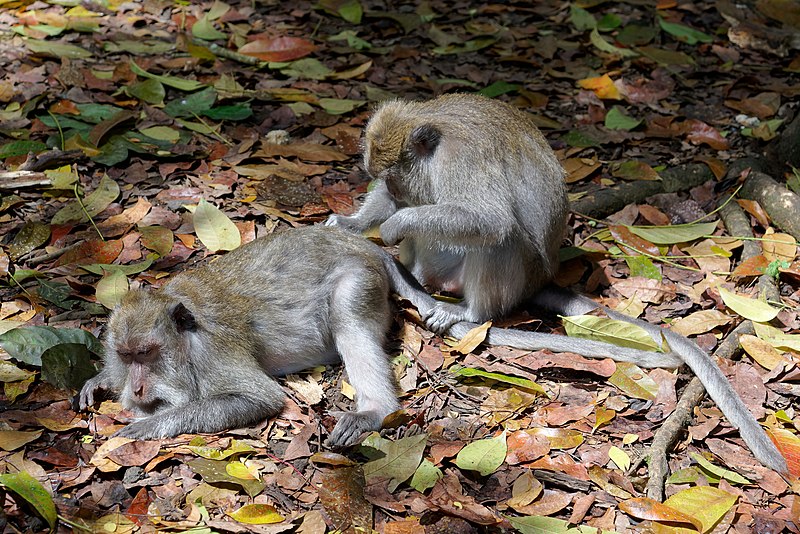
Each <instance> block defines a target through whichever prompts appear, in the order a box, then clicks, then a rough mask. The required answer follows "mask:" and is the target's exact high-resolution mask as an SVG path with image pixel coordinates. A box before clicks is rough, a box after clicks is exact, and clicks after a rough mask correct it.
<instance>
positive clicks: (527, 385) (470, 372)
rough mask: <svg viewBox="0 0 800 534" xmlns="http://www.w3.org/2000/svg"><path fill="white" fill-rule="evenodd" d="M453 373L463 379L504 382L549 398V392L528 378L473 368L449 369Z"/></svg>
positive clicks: (455, 367) (454, 367)
mask: <svg viewBox="0 0 800 534" xmlns="http://www.w3.org/2000/svg"><path fill="white" fill-rule="evenodd" d="M449 371H450V372H451V373H453V374H454V375H456V376H463V377H468V378H471V377H476V376H479V377H481V378H488V379H490V380H496V381H498V382H503V383H505V384H511V385H513V386H516V387H520V388H522V389H527V390H530V391H533V392H535V393H539V394H540V395H544V396H547V392H546V391H545V390H544V388H542V386H540V385H539V384H537V383H536V382H534V381H532V380H528V379H527V378H520V377H518V376H509V375H504V374H501V373H490V372H489V371H484V370H482V369H474V368H471V367H459V366H453V367H451V368H450V369H449Z"/></svg>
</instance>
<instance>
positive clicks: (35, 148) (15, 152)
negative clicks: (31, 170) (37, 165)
mask: <svg viewBox="0 0 800 534" xmlns="http://www.w3.org/2000/svg"><path fill="white" fill-rule="evenodd" d="M43 150H47V145H45V144H44V143H42V142H41V141H11V142H10V143H6V144H5V145H3V146H2V147H0V159H5V158H11V157H14V156H24V155H26V154H28V152H33V153H34V154H38V153H39V152H42V151H43Z"/></svg>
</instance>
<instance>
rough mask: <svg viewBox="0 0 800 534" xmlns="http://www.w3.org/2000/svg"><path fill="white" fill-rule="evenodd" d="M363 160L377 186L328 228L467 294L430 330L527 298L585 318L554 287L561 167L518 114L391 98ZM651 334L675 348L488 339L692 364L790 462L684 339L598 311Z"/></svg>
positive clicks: (743, 428) (644, 362)
mask: <svg viewBox="0 0 800 534" xmlns="http://www.w3.org/2000/svg"><path fill="white" fill-rule="evenodd" d="M364 165H365V167H366V170H367V172H368V173H369V174H370V175H371V176H372V177H373V178H374V179H375V180H376V184H375V187H374V188H373V189H372V191H370V192H369V194H368V195H367V197H366V200H365V201H364V204H363V205H362V206H361V208H360V209H359V210H358V212H357V213H356V214H355V215H353V216H350V217H345V216H340V215H333V216H331V217H330V218H329V220H328V222H327V224H329V225H332V226H340V227H343V228H346V229H348V230H351V231H354V232H363V231H365V230H367V229H368V228H370V227H372V226H375V225H378V224H379V225H380V233H381V238H382V239H383V241H384V242H385V243H386V244H388V245H393V244H395V243H398V242H399V243H400V261H401V262H402V263H403V264H404V265H405V266H406V267H408V269H409V270H410V271H411V273H412V274H413V275H414V276H415V277H416V278H417V280H419V281H420V282H421V283H422V284H423V285H426V286H428V287H431V288H435V289H438V290H446V291H450V292H457V293H461V294H462V295H463V301H462V302H461V303H459V304H452V303H445V302H437V303H435V304H434V305H433V306H432V309H429V310H420V312H421V313H422V314H423V317H424V318H425V319H426V324H427V325H428V326H429V327H430V328H431V329H432V330H435V331H438V332H443V331H447V330H448V329H449V333H450V334H452V335H456V336H460V335H463V334H464V333H465V332H467V331H468V330H469V328H470V327H471V326H472V325H471V324H469V323H473V322H482V321H485V320H488V319H491V318H497V317H501V316H503V315H504V314H505V313H507V312H508V311H509V310H511V309H513V308H514V307H516V306H518V305H519V304H521V303H522V302H524V301H531V302H533V304H534V305H536V306H540V307H543V308H546V309H549V310H552V311H555V312H557V313H559V314H561V315H574V314H582V313H587V312H589V311H591V310H594V309H596V308H598V307H599V306H598V305H597V304H596V303H595V302H593V301H592V300H591V299H588V298H586V297H582V296H579V295H577V294H575V293H572V292H570V291H565V290H560V289H557V288H554V287H552V286H548V285H547V284H548V283H549V282H550V281H551V280H552V278H553V275H554V274H555V272H556V270H557V266H558V264H557V252H558V248H559V245H560V243H561V240H562V236H563V232H564V229H565V226H566V225H565V222H566V218H567V213H568V202H567V197H566V187H565V184H564V179H563V178H564V171H563V169H562V167H561V165H560V164H559V162H558V160H557V158H556V156H555V154H554V153H553V151H552V150H551V149H550V147H549V145H548V144H547V142H546V140H545V139H544V137H543V136H542V134H541V132H540V131H539V130H538V128H536V126H535V125H534V124H533V122H532V121H531V120H530V118H529V117H528V116H527V115H526V114H525V113H524V112H522V111H520V110H518V109H515V108H513V107H511V106H509V105H507V104H504V103H502V102H499V101H495V100H490V99H488V98H484V97H480V96H474V95H444V96H440V97H439V98H436V99H434V100H430V101H426V102H404V101H390V102H386V103H384V104H382V105H381V106H380V107H379V108H378V109H377V111H376V112H375V114H374V115H373V117H372V119H371V120H370V121H369V123H368V125H367V128H366V132H365V139H364ZM603 311H604V312H605V313H606V314H607V315H609V316H610V317H612V318H614V319H618V320H623V321H627V322H629V323H633V324H636V325H639V326H641V327H643V328H645V329H646V330H647V331H648V333H650V335H651V336H652V337H653V339H655V340H656V341H657V342H658V343H661V340H662V335H663V336H664V339H666V341H667V344H668V346H669V349H670V351H669V352H667V353H665V354H664V353H648V352H643V351H638V350H630V349H622V348H620V347H615V346H613V345H610V344H606V343H600V342H593V341H586V340H580V339H574V338H565V337H563V336H556V335H549V334H538V333H531V332H522V331H518V330H504V329H499V328H492V329H490V333H489V342H490V343H494V344H503V345H510V346H514V347H518V348H524V349H530V350H538V349H544V348H547V349H551V350H555V351H570V352H575V353H579V354H583V355H585V356H590V357H609V358H613V359H615V360H618V361H630V362H634V363H636V364H638V365H641V366H646V367H677V366H679V365H680V364H681V363H686V364H687V365H688V366H689V367H690V368H691V369H692V371H693V372H694V373H695V374H696V375H697V376H698V377H699V378H700V380H701V381H702V382H703V385H704V386H705V388H706V390H707V391H708V393H709V395H710V396H711V398H712V399H713V400H714V401H715V402H716V403H717V405H718V406H719V407H720V409H721V410H722V412H723V413H724V414H725V416H726V417H727V418H728V420H729V421H730V422H731V424H733V425H734V426H735V427H736V428H738V429H739V430H740V432H741V435H742V438H743V439H744V441H745V442H746V443H747V445H748V446H749V447H750V449H751V450H752V451H753V453H754V454H755V456H756V458H758V459H759V460H760V461H761V462H762V463H763V464H764V465H767V466H769V467H771V468H773V469H775V470H778V471H782V472H786V471H787V464H786V461H785V459H784V458H783V457H782V456H781V454H780V452H778V449H777V448H776V447H775V445H774V444H773V443H772V441H770V439H769V438H768V437H767V435H766V433H765V432H764V429H763V428H761V426H760V425H759V424H758V422H757V421H756V419H755V418H754V417H753V415H752V414H751V413H750V411H749V410H748V409H747V407H746V406H745V404H744V403H743V402H742V400H741V399H740V398H739V396H738V395H737V394H736V392H735V391H734V390H733V388H732V387H731V385H730V383H729V382H728V380H727V379H726V378H725V375H723V373H722V372H721V371H720V369H719V367H718V366H717V365H716V363H715V362H714V360H713V359H712V358H711V357H710V356H709V355H708V354H707V353H705V352H704V351H702V350H701V349H700V348H699V347H698V346H697V345H696V344H695V343H693V342H692V341H690V340H688V339H687V338H685V337H683V336H680V335H678V334H675V333H673V332H670V331H669V330H666V329H661V328H659V327H657V326H654V325H651V324H649V323H647V322H645V321H641V320H638V319H634V318H631V317H628V316H625V315H623V314H619V313H615V312H613V311H611V310H608V309H606V308H603Z"/></svg>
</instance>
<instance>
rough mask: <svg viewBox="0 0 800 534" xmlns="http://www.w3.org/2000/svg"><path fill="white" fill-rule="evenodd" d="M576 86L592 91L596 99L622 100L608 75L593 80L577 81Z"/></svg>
mask: <svg viewBox="0 0 800 534" xmlns="http://www.w3.org/2000/svg"><path fill="white" fill-rule="evenodd" d="M578 85H579V86H581V87H582V88H583V89H589V90H591V91H594V94H596V95H597V96H598V98H605V99H610V100H619V99H621V98H622V96H621V95H620V93H619V89H617V86H616V85H614V80H612V79H611V76H609V75H608V74H603V75H602V76H596V77H594V78H584V79H583V80H578Z"/></svg>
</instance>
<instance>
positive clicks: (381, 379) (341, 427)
mask: <svg viewBox="0 0 800 534" xmlns="http://www.w3.org/2000/svg"><path fill="white" fill-rule="evenodd" d="M345 269H347V270H348V271H349V272H347V274H345V275H342V276H341V277H340V279H339V280H338V282H337V284H336V289H335V290H334V292H333V295H332V297H331V331H332V332H333V338H334V344H335V346H336V350H337V351H338V352H339V354H340V355H341V357H342V361H343V362H344V366H345V369H346V370H347V377H348V380H349V381H350V383H351V384H352V385H353V387H354V388H355V390H356V409H355V411H352V412H344V413H342V414H341V416H340V417H339V421H338V422H337V423H336V426H335V427H334V429H333V432H331V435H330V443H331V445H333V446H334V447H344V446H349V445H353V444H355V443H357V442H358V438H359V437H360V436H361V435H362V434H363V433H364V432H369V431H372V430H379V429H380V427H381V424H382V423H383V419H384V417H386V416H387V415H389V414H390V413H392V412H394V411H396V410H398V409H399V408H400V404H399V403H398V402H397V394H396V391H395V386H394V381H393V377H392V370H391V367H390V365H389V358H388V356H387V355H386V353H385V352H384V350H383V346H382V344H383V341H384V338H385V337H386V330H387V328H388V325H389V323H390V321H391V310H390V307H389V299H388V298H387V297H388V288H387V287H386V282H385V280H384V279H383V277H381V276H379V275H378V274H377V273H375V272H374V271H370V270H369V269H367V268H365V267H363V266H361V267H359V266H358V265H357V264H356V265H350V266H349V267H345Z"/></svg>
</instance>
